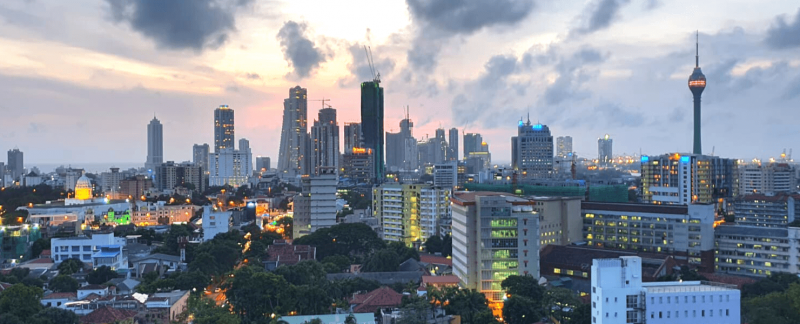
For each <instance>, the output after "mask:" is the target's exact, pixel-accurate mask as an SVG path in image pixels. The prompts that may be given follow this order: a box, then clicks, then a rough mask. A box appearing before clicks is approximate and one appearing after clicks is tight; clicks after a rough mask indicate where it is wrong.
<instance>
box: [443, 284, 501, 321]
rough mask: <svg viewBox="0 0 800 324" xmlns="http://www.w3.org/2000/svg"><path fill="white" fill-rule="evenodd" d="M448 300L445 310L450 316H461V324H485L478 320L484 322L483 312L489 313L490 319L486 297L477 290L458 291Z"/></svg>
mask: <svg viewBox="0 0 800 324" xmlns="http://www.w3.org/2000/svg"><path fill="white" fill-rule="evenodd" d="M448 300H449V301H450V303H449V304H448V305H447V306H445V310H446V311H447V312H448V313H450V314H457V315H461V322H462V323H465V324H484V323H485V322H482V321H479V320H485V317H486V315H485V312H489V315H490V316H489V318H491V310H490V309H489V306H488V303H487V301H486V296H484V295H483V294H482V293H481V292H479V291H477V290H474V289H461V290H458V291H457V292H456V293H455V294H453V296H451V297H449V298H448ZM481 313H484V315H483V316H481Z"/></svg>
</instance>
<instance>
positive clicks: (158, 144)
mask: <svg viewBox="0 0 800 324" xmlns="http://www.w3.org/2000/svg"><path fill="white" fill-rule="evenodd" d="M163 162H164V128H163V126H162V125H161V122H160V121H159V120H158V119H156V117H155V116H153V120H151V121H150V124H147V162H145V166H144V167H145V168H147V169H149V170H155V168H156V166H158V165H159V164H161V163H163Z"/></svg>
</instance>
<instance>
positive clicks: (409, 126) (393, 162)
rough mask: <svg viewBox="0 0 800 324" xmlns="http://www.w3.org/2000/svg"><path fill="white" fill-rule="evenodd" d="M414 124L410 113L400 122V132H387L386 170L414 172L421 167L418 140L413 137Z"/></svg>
mask: <svg viewBox="0 0 800 324" xmlns="http://www.w3.org/2000/svg"><path fill="white" fill-rule="evenodd" d="M413 128H414V123H413V122H412V121H411V117H409V115H408V112H407V111H406V118H405V119H403V120H401V121H400V131H399V132H397V133H390V132H386V168H387V169H390V170H394V171H396V170H413V169H416V168H417V167H418V165H419V153H418V147H417V140H416V139H415V138H414V135H413Z"/></svg>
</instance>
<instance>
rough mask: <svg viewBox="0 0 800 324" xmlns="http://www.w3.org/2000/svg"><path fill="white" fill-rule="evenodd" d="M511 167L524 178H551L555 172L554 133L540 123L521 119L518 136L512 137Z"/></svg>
mask: <svg viewBox="0 0 800 324" xmlns="http://www.w3.org/2000/svg"><path fill="white" fill-rule="evenodd" d="M511 167H512V168H514V170H517V171H518V174H519V175H520V176H521V178H523V179H526V178H527V179H542V178H550V177H551V176H552V174H553V135H551V134H550V128H549V127H547V125H542V124H540V123H536V124H531V121H530V119H528V122H527V123H525V122H523V121H522V119H520V121H519V126H518V127H517V136H514V137H512V138H511Z"/></svg>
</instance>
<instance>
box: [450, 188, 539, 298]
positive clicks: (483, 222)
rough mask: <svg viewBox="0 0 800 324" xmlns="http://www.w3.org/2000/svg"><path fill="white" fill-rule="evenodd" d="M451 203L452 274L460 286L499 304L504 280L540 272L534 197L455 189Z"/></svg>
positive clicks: (537, 218)
mask: <svg viewBox="0 0 800 324" xmlns="http://www.w3.org/2000/svg"><path fill="white" fill-rule="evenodd" d="M452 202H453V205H452V212H453V257H452V260H453V274H454V275H456V276H458V278H460V279H461V283H460V285H461V286H462V287H463V288H467V289H476V290H478V291H480V292H481V293H484V294H485V295H486V299H487V300H488V301H489V305H490V307H491V308H493V309H496V308H498V307H501V306H502V302H503V296H505V293H504V292H503V291H502V288H501V287H500V283H501V282H502V281H503V280H504V279H506V278H507V277H508V276H511V275H521V276H524V275H530V276H533V277H534V278H538V277H539V215H538V214H537V213H536V212H535V211H534V210H533V207H534V206H535V202H534V201H531V200H529V199H525V198H520V197H516V196H513V195H509V194H506V193H496V192H456V193H454V194H453V198H452Z"/></svg>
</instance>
